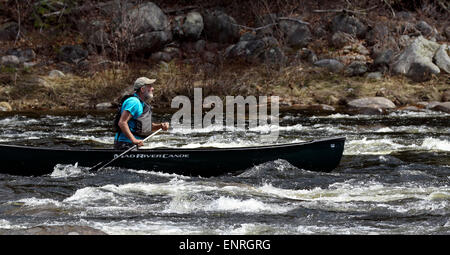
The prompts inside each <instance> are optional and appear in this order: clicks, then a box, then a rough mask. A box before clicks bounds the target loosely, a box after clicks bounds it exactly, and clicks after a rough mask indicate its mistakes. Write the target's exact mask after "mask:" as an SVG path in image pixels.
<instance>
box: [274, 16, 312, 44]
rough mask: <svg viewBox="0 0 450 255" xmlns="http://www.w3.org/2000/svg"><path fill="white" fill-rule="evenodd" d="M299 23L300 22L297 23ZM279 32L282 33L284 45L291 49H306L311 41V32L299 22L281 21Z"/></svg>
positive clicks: (293, 20)
mask: <svg viewBox="0 0 450 255" xmlns="http://www.w3.org/2000/svg"><path fill="white" fill-rule="evenodd" d="M299 21H300V22H299ZM279 27H280V30H281V31H283V34H284V38H285V41H286V44H287V45H288V46H290V47H293V48H302V47H306V46H307V45H308V44H309V43H310V42H311V40H312V35H311V31H310V30H309V27H308V26H307V25H306V24H303V23H301V20H298V21H297V20H295V19H292V20H281V21H280V22H279Z"/></svg>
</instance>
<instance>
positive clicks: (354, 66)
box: [345, 61, 368, 76]
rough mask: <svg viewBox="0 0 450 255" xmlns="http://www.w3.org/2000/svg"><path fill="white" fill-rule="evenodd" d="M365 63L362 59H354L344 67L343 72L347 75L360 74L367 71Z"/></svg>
mask: <svg viewBox="0 0 450 255" xmlns="http://www.w3.org/2000/svg"><path fill="white" fill-rule="evenodd" d="M367 69H368V68H367V64H366V63H365V62H362V61H354V62H352V63H350V65H348V66H347V68H346V69H345V74H346V75H348V76H360V75H363V74H364V73H366V72H367Z"/></svg>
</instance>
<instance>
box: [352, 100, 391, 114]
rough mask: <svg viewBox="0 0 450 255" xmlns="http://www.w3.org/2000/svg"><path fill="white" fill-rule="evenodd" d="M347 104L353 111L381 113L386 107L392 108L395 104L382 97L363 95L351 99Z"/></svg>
mask: <svg viewBox="0 0 450 255" xmlns="http://www.w3.org/2000/svg"><path fill="white" fill-rule="evenodd" d="M347 105H348V106H349V107H350V109H352V110H353V111H356V112H357V113H362V114H381V113H383V112H384V111H386V110H388V109H394V108H395V104H394V103H393V102H392V101H391V100H389V99H387V98H384V97H364V98H359V99H354V100H351V101H349V102H348V103H347Z"/></svg>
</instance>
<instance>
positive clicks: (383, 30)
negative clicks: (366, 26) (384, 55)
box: [366, 23, 389, 45]
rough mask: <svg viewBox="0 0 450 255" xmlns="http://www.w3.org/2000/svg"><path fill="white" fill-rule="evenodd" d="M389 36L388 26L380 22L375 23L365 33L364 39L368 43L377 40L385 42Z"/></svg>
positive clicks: (371, 43)
mask: <svg viewBox="0 0 450 255" xmlns="http://www.w3.org/2000/svg"><path fill="white" fill-rule="evenodd" d="M388 36H389V28H388V27H387V26H386V25H385V24H383V23H381V24H375V26H374V27H373V28H371V29H370V30H369V31H368V32H367V34H366V41H367V43H368V44H369V45H374V44H376V43H379V42H385V41H386V39H387V38H388Z"/></svg>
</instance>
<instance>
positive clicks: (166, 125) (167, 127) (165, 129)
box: [161, 122, 169, 131]
mask: <svg viewBox="0 0 450 255" xmlns="http://www.w3.org/2000/svg"><path fill="white" fill-rule="evenodd" d="M161 128H162V130H164V131H167V130H168V129H169V122H164V123H161Z"/></svg>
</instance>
